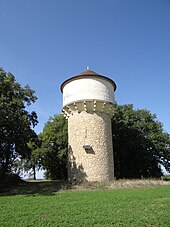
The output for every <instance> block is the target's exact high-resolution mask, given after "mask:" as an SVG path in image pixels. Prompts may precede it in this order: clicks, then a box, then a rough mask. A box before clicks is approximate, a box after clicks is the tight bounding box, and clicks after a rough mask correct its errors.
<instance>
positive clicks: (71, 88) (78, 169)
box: [61, 69, 116, 181]
mask: <svg viewBox="0 0 170 227" xmlns="http://www.w3.org/2000/svg"><path fill="white" fill-rule="evenodd" d="M115 90H116V84H115V83H114V81H113V80H111V79H110V78H108V77H105V76H102V75H99V74H97V73H95V72H93V71H91V70H89V69H87V70H85V71H84V72H82V73H80V74H78V75H76V76H73V77H71V78H69V79H67V80H66V81H64V82H63V83H62V85H61V92H62V93H63V110H62V111H63V113H64V115H65V116H66V118H68V150H69V154H68V155H69V164H68V179H69V180H70V181H83V180H87V181H109V180H112V179H113V178H114V164H113V145H112V129H111V117H112V116H113V113H114V104H115V99H114V91H115Z"/></svg>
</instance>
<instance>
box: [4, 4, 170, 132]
mask: <svg viewBox="0 0 170 227" xmlns="http://www.w3.org/2000/svg"><path fill="white" fill-rule="evenodd" d="M0 66H1V67H3V68H4V70H5V71H10V72H11V73H13V74H14V75H15V77H16V80H17V81H18V82H19V83H21V84H22V85H26V84H29V85H30V87H31V88H32V89H33V90H35V91H36V95H37V97H38V100H37V102H36V103H35V104H34V105H32V109H33V110H35V111H36V112H37V114H38V118H39V124H38V126H37V127H36V131H37V132H41V131H42V129H43V126H44V123H45V122H47V120H48V118H49V117H50V116H53V115H54V114H59V113H61V109H62V94H61V93H60V84H61V83H62V82H63V81H64V80H65V79H67V78H69V77H71V76H73V75H75V74H78V73H79V72H81V71H83V70H85V68H86V66H90V69H91V70H93V71H96V72H97V73H99V74H102V75H105V76H108V77H110V78H111V79H113V80H114V81H115V82H116V84H117V86H118V88H117V91H116V94H115V95H116V100H117V103H118V104H130V103H131V104H134V107H135V108H140V109H141V108H146V109H148V110H150V111H151V112H152V113H156V115H157V117H158V119H159V120H160V121H161V122H162V123H163V124H164V129H165V130H166V131H167V132H169V133H170V1H169V0H0Z"/></svg>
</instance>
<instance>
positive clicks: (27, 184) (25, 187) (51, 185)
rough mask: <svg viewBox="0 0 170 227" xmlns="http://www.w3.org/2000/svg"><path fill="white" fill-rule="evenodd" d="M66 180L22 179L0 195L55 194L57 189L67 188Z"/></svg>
mask: <svg viewBox="0 0 170 227" xmlns="http://www.w3.org/2000/svg"><path fill="white" fill-rule="evenodd" d="M69 187H70V186H69V184H68V182H67V181H45V180H42V181H39V180H37V181H23V182H22V183H20V184H18V185H17V186H14V187H10V188H8V189H6V190H5V191H3V192H0V196H7V195H8V196H10V195H55V194H56V193H57V192H58V191H59V190H67V189H69Z"/></svg>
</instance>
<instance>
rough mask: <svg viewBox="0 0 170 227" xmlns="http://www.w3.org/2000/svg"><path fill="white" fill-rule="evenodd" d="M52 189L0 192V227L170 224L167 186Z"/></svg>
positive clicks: (168, 190)
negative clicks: (60, 190)
mask: <svg viewBox="0 0 170 227" xmlns="http://www.w3.org/2000/svg"><path fill="white" fill-rule="evenodd" d="M25 189H26V187H25ZM52 191H53V193H51V192H50V193H39V192H38V190H37V191H34V192H33V191H32V193H29V192H30V191H29V192H28V193H26V192H25V193H22V192H21V193H19V191H18V194H17V193H13V194H10V193H8V195H7V194H4V195H2V196H1V197H0V226H3V227H8V226H9V227H12V226H17V227H19V226H27V227H28V226H38V227H39V226H44V227H45V226H55V227H56V226H96V227H97V226H106V227H107V226H122V227H124V226H129V227H131V226H136V227H137V226H156V227H157V226H168V227H169V226H170V215H169V214H170V187H169V186H154V187H153V186H150V187H140V188H128V189H118V190H106V189H105V190H101V189H100V190H87V191H62V192H57V191H56V192H54V190H52ZM40 192H43V190H40ZM46 192H47V191H46Z"/></svg>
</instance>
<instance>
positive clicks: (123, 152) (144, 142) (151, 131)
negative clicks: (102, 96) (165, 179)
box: [112, 105, 170, 178]
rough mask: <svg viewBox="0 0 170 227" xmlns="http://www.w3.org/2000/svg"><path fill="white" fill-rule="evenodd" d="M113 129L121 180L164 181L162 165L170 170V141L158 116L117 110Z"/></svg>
mask: <svg viewBox="0 0 170 227" xmlns="http://www.w3.org/2000/svg"><path fill="white" fill-rule="evenodd" d="M112 126H113V145H114V160H115V175H116V177H117V178H139V177H141V176H143V177H160V176H161V175H162V172H161V165H163V166H164V167H165V168H166V170H167V171H169V170H170V162H169V161H170V159H169V154H170V149H169V142H170V138H169V135H168V134H167V133H165V132H164V131H163V126H162V124H161V123H160V122H159V121H158V120H157V118H156V115H154V114H151V113H150V112H149V111H148V110H134V109H133V105H122V106H117V107H116V110H115V115H114V118H113V120H112Z"/></svg>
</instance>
